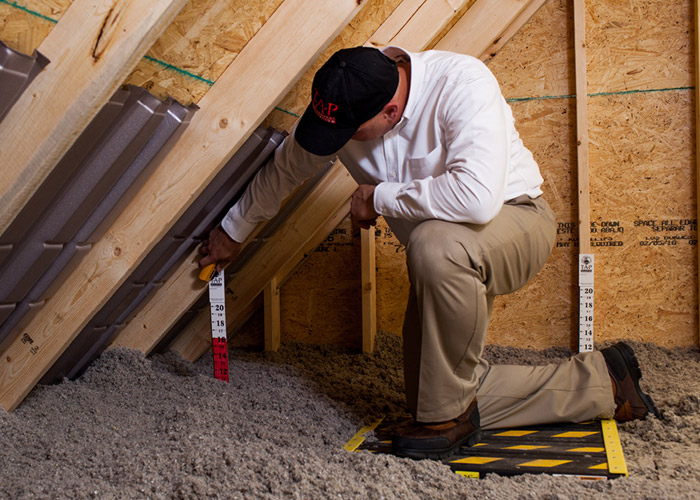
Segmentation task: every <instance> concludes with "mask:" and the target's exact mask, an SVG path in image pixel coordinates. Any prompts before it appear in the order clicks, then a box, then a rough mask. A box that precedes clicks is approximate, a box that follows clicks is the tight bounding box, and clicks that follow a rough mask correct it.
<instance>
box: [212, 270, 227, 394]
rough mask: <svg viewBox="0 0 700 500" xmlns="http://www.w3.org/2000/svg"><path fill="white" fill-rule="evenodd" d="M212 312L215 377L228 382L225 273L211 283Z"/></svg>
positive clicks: (220, 273) (221, 272) (215, 277)
mask: <svg viewBox="0 0 700 500" xmlns="http://www.w3.org/2000/svg"><path fill="white" fill-rule="evenodd" d="M209 308H210V310H211V346H212V352H213V354H214V377H216V378H217V379H219V380H224V381H226V382H228V346H227V343H226V288H225V287H224V271H223V270H222V271H218V272H217V273H216V274H215V275H214V277H213V278H212V279H211V281H209Z"/></svg>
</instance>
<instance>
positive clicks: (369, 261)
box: [360, 228, 377, 353]
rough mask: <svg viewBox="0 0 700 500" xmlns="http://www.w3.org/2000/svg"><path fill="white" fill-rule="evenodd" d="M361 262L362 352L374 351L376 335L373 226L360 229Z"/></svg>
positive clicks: (375, 275) (375, 268)
mask: <svg viewBox="0 0 700 500" xmlns="http://www.w3.org/2000/svg"><path fill="white" fill-rule="evenodd" d="M360 239H361V242H360V245H361V247H362V249H361V255H362V257H361V262H362V352H365V353H373V352H374V338H375V337H376V336H377V266H376V259H375V255H376V254H375V238H374V228H370V229H362V230H361V231H360Z"/></svg>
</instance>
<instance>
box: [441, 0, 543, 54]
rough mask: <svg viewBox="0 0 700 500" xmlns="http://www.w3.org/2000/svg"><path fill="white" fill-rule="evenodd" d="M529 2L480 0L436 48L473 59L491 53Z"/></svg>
mask: <svg viewBox="0 0 700 500" xmlns="http://www.w3.org/2000/svg"><path fill="white" fill-rule="evenodd" d="M529 3H530V2H529V1H528V0H477V1H476V2H475V3H474V5H472V6H471V7H470V8H469V10H468V11H467V12H466V14H464V16H462V19H460V20H459V21H458V22H457V24H455V25H454V27H453V28H452V29H451V30H450V31H448V32H447V34H446V35H445V36H444V37H443V38H442V39H441V40H440V41H439V42H438V43H437V44H436V45H435V48H436V49H438V50H450V51H453V52H459V53H461V54H469V55H471V56H474V57H479V56H481V55H482V54H484V53H488V52H489V49H491V48H492V47H493V46H494V45H495V44H496V42H497V41H498V39H499V38H500V37H501V35H502V34H503V32H504V31H506V30H507V28H508V26H509V25H510V24H511V23H512V22H513V20H514V19H517V18H518V16H519V15H520V14H521V12H523V10H524V9H525V7H527V6H528V4H529ZM491 51H492V50H491Z"/></svg>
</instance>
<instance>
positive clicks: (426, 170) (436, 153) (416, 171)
mask: <svg viewBox="0 0 700 500" xmlns="http://www.w3.org/2000/svg"><path fill="white" fill-rule="evenodd" d="M406 163H407V165H408V175H409V176H410V177H411V179H425V178H426V177H436V176H438V175H440V174H442V173H444V172H445V150H444V149H443V148H442V147H440V146H438V147H436V148H435V149H433V150H432V151H431V152H430V153H428V154H427V155H425V156H421V157H418V158H408V159H407V160H406Z"/></svg>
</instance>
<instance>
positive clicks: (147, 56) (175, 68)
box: [0, 0, 214, 86]
mask: <svg viewBox="0 0 700 500" xmlns="http://www.w3.org/2000/svg"><path fill="white" fill-rule="evenodd" d="M0 1H2V0H0ZM143 58H144V59H146V60H147V61H151V62H154V63H156V64H160V65H161V66H163V67H164V68H167V69H171V70H173V71H176V72H177V73H180V74H181V75H185V76H189V77H190V78H194V79H195V80H199V81H201V82H204V83H206V84H208V85H209V86H211V85H214V82H213V81H211V80H207V79H206V78H204V77H202V76H199V75H196V74H194V73H190V72H189V71H187V70H184V69H182V68H178V67H177V66H173V65H172V64H170V63H166V62H165V61H161V60H160V59H156V58H155V57H151V56H149V55H145V56H143Z"/></svg>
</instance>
